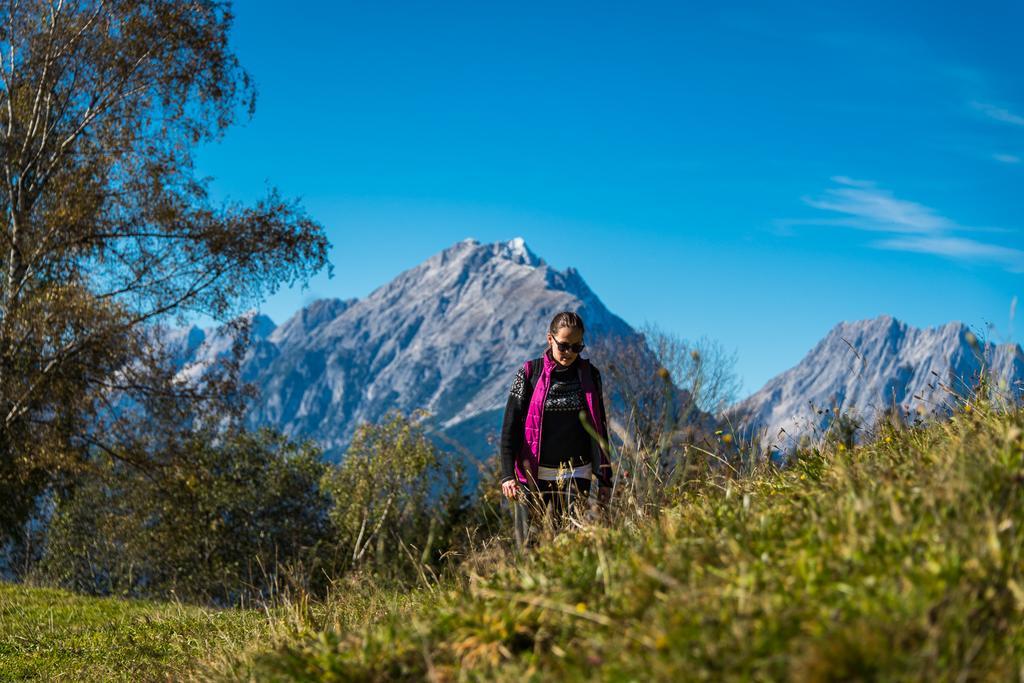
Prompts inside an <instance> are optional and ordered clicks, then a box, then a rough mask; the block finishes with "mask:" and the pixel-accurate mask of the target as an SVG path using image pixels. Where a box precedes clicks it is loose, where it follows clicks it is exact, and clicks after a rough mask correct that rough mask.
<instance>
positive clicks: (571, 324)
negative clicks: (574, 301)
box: [548, 311, 586, 334]
mask: <svg viewBox="0 0 1024 683" xmlns="http://www.w3.org/2000/svg"><path fill="white" fill-rule="evenodd" d="M563 327H568V328H570V329H573V330H579V331H580V332H585V331H586V330H585V329H584V327H583V318H581V317H580V316H579V315H578V314H576V313H573V312H572V311H562V312H561V313H559V314H557V315H556V316H555V317H554V318H552V319H551V326H550V327H548V332H550V333H551V334H558V330H559V329H561V328H563Z"/></svg>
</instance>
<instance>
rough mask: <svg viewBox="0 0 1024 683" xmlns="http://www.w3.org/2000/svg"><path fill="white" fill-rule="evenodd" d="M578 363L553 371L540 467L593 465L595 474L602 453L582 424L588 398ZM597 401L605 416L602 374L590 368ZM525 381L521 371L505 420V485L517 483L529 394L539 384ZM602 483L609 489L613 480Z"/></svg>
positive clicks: (512, 392)
mask: <svg viewBox="0 0 1024 683" xmlns="http://www.w3.org/2000/svg"><path fill="white" fill-rule="evenodd" d="M579 363H580V361H579V359H578V358H577V359H576V360H575V361H573V363H572V364H571V365H569V366H568V367H562V366H560V365H556V366H555V367H554V369H552V371H551V386H550V387H549V388H548V394H547V397H546V398H545V399H544V418H543V422H542V423H541V442H540V464H541V465H542V466H543V467H577V466H579V465H586V464H587V463H592V464H593V465H594V472H595V473H598V470H599V469H600V468H599V467H598V466H597V465H599V464H600V462H601V460H600V457H601V456H600V451H599V449H598V447H597V444H596V442H595V441H594V440H593V439H591V438H590V435H589V434H587V432H586V430H585V429H584V428H583V425H582V424H580V418H579V414H580V411H581V410H582V411H586V410H587V402H586V397H585V396H584V394H583V388H582V386H581V385H580V377H579ZM590 368H591V375H592V377H593V379H594V386H595V388H596V390H597V399H598V402H599V405H600V408H601V414H602V415H604V414H605V412H604V399H603V397H602V390H601V373H600V372H598V370H597V368H595V367H594V366H593V365H591V366H590ZM531 379H532V380H533V382H532V383H531V382H529V381H527V379H526V373H525V371H524V370H523V368H522V367H520V368H519V370H518V371H517V372H516V376H515V378H514V379H513V380H512V388H511V389H510V390H509V395H508V402H507V403H506V405H505V419H504V421H503V423H502V427H501V474H502V481H503V482H504V481H508V480H510V479H515V459H516V456H517V455H518V454H519V452H520V451H521V449H522V447H523V423H524V421H525V419H526V411H527V409H528V408H529V406H530V398H531V396H530V395H529V392H530V390H531V387H532V386H533V385H535V384H536V378H531ZM602 474H605V476H599V479H603V481H602V482H601V485H602V486H610V485H611V480H610V479H611V478H610V477H609V476H607V474H606V473H602Z"/></svg>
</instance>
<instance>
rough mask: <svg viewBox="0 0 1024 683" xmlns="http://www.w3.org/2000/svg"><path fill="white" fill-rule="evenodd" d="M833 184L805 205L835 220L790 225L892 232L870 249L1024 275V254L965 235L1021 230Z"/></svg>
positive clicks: (866, 184) (873, 187)
mask: <svg viewBox="0 0 1024 683" xmlns="http://www.w3.org/2000/svg"><path fill="white" fill-rule="evenodd" d="M1018 161H1019V159H1018ZM1007 163H1010V162H1008V161H1007ZM832 180H833V182H835V183H836V185H837V187H832V188H829V189H827V190H825V192H824V194H823V195H822V196H820V197H814V198H810V197H805V198H804V203H805V204H807V205H808V206H811V207H814V208H816V209H821V210H822V211H828V212H830V213H832V214H833V215H831V216H826V217H821V218H816V219H801V220H797V221H786V222H785V223H786V225H787V226H789V227H795V226H799V225H812V224H813V225H818V226H826V225H827V226H837V227H845V228H853V229H855V230H862V231H867V232H875V233H889V236H888V237H886V238H884V239H879V240H876V241H875V242H873V243H872V244H871V246H873V247H874V248H876V249H886V250H891V251H907V252H915V253H921V254H933V255H935V256H942V257H945V258H950V259H955V260H961V261H972V262H983V263H992V264H996V265H999V266H1002V267H1003V268H1005V269H1006V270H1009V271H1011V272H1014V273H1019V272H1024V251H1021V250H1020V249H1016V248H1012V247H1006V246H1002V245H999V244H992V243H988V242H981V241H979V240H977V239H971V238H967V237H963V236H962V234H963V233H965V232H971V233H978V232H1003V233H1016V232H1017V231H1013V230H999V229H991V228H989V229H979V228H972V227H968V226H963V225H960V224H959V223H957V222H956V221H954V220H952V219H950V218H947V217H945V216H943V215H941V214H940V213H938V212H937V211H936V210H935V209H933V208H931V207H929V206H925V205H924V204H920V203H918V202H913V201H909V200H906V199H900V198H898V197H896V196H895V195H894V194H893V193H892V192H891V191H889V190H886V189H884V188H880V187H878V185H877V184H876V183H874V182H872V181H869V180H854V179H852V178H848V177H846V176H835V177H833V178H832ZM834 214H839V215H838V216H837V215H834Z"/></svg>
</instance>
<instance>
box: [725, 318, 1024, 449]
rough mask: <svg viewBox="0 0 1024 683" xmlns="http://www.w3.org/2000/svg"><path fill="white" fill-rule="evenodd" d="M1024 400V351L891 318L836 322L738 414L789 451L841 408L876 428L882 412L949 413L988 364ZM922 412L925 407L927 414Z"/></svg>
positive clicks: (961, 331) (962, 331)
mask: <svg viewBox="0 0 1024 683" xmlns="http://www.w3.org/2000/svg"><path fill="white" fill-rule="evenodd" d="M983 363H984V365H985V367H987V368H988V369H989V370H991V372H992V375H993V376H994V377H996V378H999V379H1003V380H1004V381H1005V382H1006V391H1007V392H1008V393H1011V394H1014V395H1015V396H1016V397H1018V398H1019V397H1020V395H1021V382H1022V381H1024V354H1022V352H1021V348H1020V346H1017V345H1015V344H1014V345H1009V344H1005V345H1001V346H996V345H993V344H984V345H981V344H980V343H978V342H977V341H976V340H975V339H974V335H973V334H972V333H971V332H970V330H969V329H968V328H967V327H966V326H965V325H964V324H962V323H959V322H951V323H949V324H947V325H944V326H942V327H935V328H927V329H918V328H915V327H911V326H910V325H907V324H905V323H902V322H900V321H899V320H896V319H894V318H892V317H890V316H880V317H878V318H873V319H870V320H861V321H858V322H843V323H840V324H839V325H836V326H835V327H834V328H833V329H832V330H831V331H830V332H829V333H828V335H827V336H826V337H825V338H824V339H822V340H821V342H819V343H818V345H817V346H815V347H814V348H813V349H812V350H811V351H810V352H809V353H808V354H807V355H806V356H805V357H804V358H803V360H801V361H800V362H799V363H798V364H797V365H796V366H794V367H792V368H790V369H789V370H787V371H786V372H783V373H782V374H780V375H777V376H776V377H774V378H772V379H771V380H769V381H768V383H767V384H765V386H764V387H762V388H761V389H760V390H759V391H757V392H756V393H754V394H753V395H751V396H749V397H748V398H746V399H744V400H743V401H741V402H740V403H738V404H737V405H736V406H734V407H733V408H732V409H731V410H730V414H731V415H732V416H733V418H732V419H733V420H734V421H740V422H742V423H743V424H744V425H745V427H746V429H748V430H752V431H762V432H763V433H765V435H766V436H767V437H768V439H769V440H772V441H774V442H775V443H776V444H777V445H780V446H781V447H785V446H788V445H791V444H792V443H793V441H794V440H795V439H797V438H799V437H800V435H802V434H808V433H815V432H819V431H820V430H822V429H824V428H825V427H826V426H827V425H828V424H829V422H830V421H831V420H832V419H833V415H834V413H835V411H836V410H840V411H842V412H849V413H851V414H853V415H856V416H858V417H859V418H860V419H861V420H862V421H863V422H865V423H866V424H868V425H870V424H871V423H872V422H873V421H874V420H875V419H876V418H877V417H878V416H879V414H880V413H881V412H883V411H885V410H887V409H889V408H891V407H893V406H896V407H897V408H898V409H899V410H900V411H901V412H908V411H913V412H914V413H917V412H921V411H924V412H926V413H932V412H936V413H944V412H946V411H947V410H948V408H949V406H950V405H951V401H953V400H954V399H953V396H952V395H951V393H950V392H951V391H953V392H956V393H957V394H959V395H968V394H969V392H970V390H971V388H972V387H973V386H974V383H975V381H976V378H977V377H978V375H979V373H980V371H981V368H982V364H983ZM919 407H920V410H919Z"/></svg>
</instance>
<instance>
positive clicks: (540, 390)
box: [515, 353, 608, 484]
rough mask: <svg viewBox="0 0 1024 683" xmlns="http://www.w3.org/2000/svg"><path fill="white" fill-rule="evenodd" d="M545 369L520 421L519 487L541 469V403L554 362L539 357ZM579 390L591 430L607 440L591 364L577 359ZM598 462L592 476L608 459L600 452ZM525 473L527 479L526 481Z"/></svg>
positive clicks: (525, 371) (528, 376)
mask: <svg viewBox="0 0 1024 683" xmlns="http://www.w3.org/2000/svg"><path fill="white" fill-rule="evenodd" d="M542 358H543V361H544V366H543V368H542V370H541V373H540V377H538V378H537V383H536V384H535V385H534V387H533V396H531V397H530V406H529V407H528V408H527V410H526V419H525V420H524V421H523V427H524V430H525V434H524V436H525V438H524V439H523V451H522V453H521V454H520V456H519V459H518V460H517V461H516V463H515V468H516V478H517V479H518V480H519V482H520V483H521V484H525V483H527V482H528V481H529V480H530V479H532V480H536V478H537V467H538V466H539V465H540V440H541V436H542V434H541V431H542V430H541V426H542V425H543V424H544V400H545V399H546V398H547V396H548V388H549V387H550V386H551V371H552V370H554V369H555V365H556V363H555V361H554V360H552V359H551V358H549V357H548V354H547V353H545V354H544V356H543V357H542ZM523 372H524V373H525V374H526V379H527V380H529V379H530V361H526V364H525V365H524V366H523ZM579 373H580V388H581V389H583V395H584V397H585V398H586V401H587V415H588V417H589V418H590V424H591V426H592V427H593V428H594V430H595V431H596V432H597V433H598V434H600V435H601V438H603V439H605V440H607V439H608V430H607V429H606V427H605V422H604V415H602V414H601V405H600V403H599V402H598V400H597V387H596V386H595V385H594V378H593V376H591V374H590V361H589V360H587V359H586V358H581V359H580V365H579ZM600 452H601V461H600V462H595V463H593V465H594V474H598V472H599V470H598V468H599V467H605V466H606V465H607V462H608V457H607V455H606V454H605V453H604V451H603V450H601V451H600ZM527 470H528V471H529V474H530V478H529V479H528V478H527Z"/></svg>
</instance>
